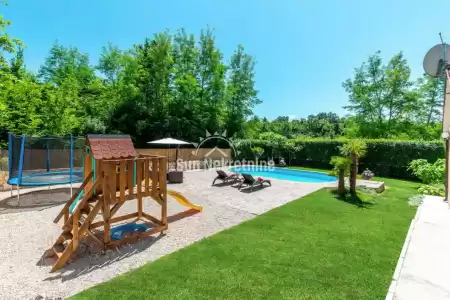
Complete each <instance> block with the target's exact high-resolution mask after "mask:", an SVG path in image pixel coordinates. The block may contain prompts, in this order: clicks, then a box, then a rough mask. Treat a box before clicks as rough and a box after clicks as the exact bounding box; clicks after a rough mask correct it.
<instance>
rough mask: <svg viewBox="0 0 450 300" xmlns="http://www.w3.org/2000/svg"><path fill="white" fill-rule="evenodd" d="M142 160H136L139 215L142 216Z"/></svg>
mask: <svg viewBox="0 0 450 300" xmlns="http://www.w3.org/2000/svg"><path fill="white" fill-rule="evenodd" d="M142 164H143V161H142V160H136V190H137V191H136V192H137V202H138V204H137V209H138V217H139V218H141V217H142Z"/></svg>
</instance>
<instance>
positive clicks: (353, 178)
mask: <svg viewBox="0 0 450 300" xmlns="http://www.w3.org/2000/svg"><path fill="white" fill-rule="evenodd" d="M357 174H358V160H357V159H356V157H355V156H354V155H352V164H351V166H350V194H352V196H356V175H357Z"/></svg>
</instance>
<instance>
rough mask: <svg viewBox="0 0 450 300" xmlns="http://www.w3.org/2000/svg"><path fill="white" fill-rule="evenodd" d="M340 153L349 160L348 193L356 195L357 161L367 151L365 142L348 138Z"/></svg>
mask: <svg viewBox="0 0 450 300" xmlns="http://www.w3.org/2000/svg"><path fill="white" fill-rule="evenodd" d="M341 153H342V155H345V156H347V157H348V158H350V160H351V164H350V193H351V194H352V196H356V175H357V174H358V163H359V159H360V158H361V157H364V156H365V155H366V153H367V144H366V143H365V142H364V141H363V140H358V139H355V140H350V141H348V142H347V143H345V144H344V146H342V148H341Z"/></svg>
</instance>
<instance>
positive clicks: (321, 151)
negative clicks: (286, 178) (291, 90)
mask: <svg viewBox="0 0 450 300" xmlns="http://www.w3.org/2000/svg"><path fill="white" fill-rule="evenodd" d="M246 141H247V142H245V143H241V144H240V145H241V147H239V151H240V155H239V158H238V159H242V158H246V159H252V158H253V153H252V152H251V147H256V146H258V147H261V148H263V149H264V150H266V152H265V153H270V150H271V147H270V146H269V145H268V142H267V141H263V140H246ZM289 141H290V143H294V144H295V145H296V146H300V148H299V151H298V152H296V153H295V158H293V159H292V161H291V164H292V165H299V166H305V167H313V168H323V169H331V168H332V166H331V164H330V160H331V157H332V156H339V155H340V147H342V146H343V144H344V143H345V142H346V141H347V140H346V139H317V138H297V139H293V140H289ZM291 141H293V142H291ZM364 141H365V142H366V144H367V153H366V156H364V157H363V158H361V160H360V162H359V167H360V168H361V169H362V170H364V169H366V168H368V169H370V170H371V171H372V172H374V173H375V174H377V176H381V177H393V178H404V179H417V176H415V175H414V174H413V173H412V172H411V170H409V169H408V166H409V163H410V162H411V161H412V160H415V159H421V158H422V159H426V160H427V161H436V160H437V159H439V158H443V157H444V155H445V147H444V143H442V142H441V141H431V142H422V141H398V140H364ZM278 152H279V153H280V155H281V156H283V157H289V151H288V149H286V147H280V148H279V149H278Z"/></svg>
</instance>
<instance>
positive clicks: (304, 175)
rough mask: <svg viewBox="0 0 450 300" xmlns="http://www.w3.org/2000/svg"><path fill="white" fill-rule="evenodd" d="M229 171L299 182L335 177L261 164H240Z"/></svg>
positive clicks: (319, 180)
mask: <svg viewBox="0 0 450 300" xmlns="http://www.w3.org/2000/svg"><path fill="white" fill-rule="evenodd" d="M230 171H231V172H235V173H247V174H251V175H252V176H261V177H271V178H276V179H282V180H291V181H300V182H333V181H336V180H337V178H336V177H333V176H329V175H327V174H325V173H319V172H311V171H301V170H291V169H284V168H275V167H271V168H269V167H263V166H241V167H233V168H230Z"/></svg>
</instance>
